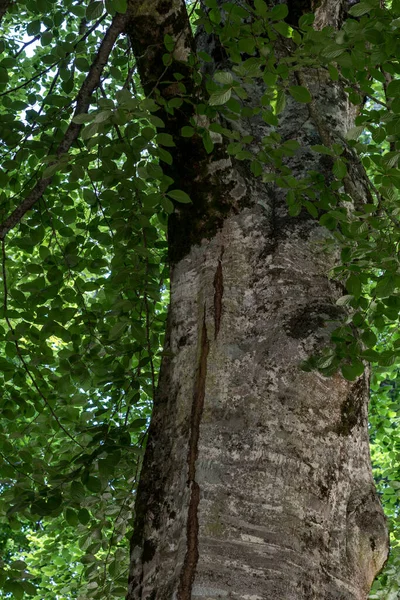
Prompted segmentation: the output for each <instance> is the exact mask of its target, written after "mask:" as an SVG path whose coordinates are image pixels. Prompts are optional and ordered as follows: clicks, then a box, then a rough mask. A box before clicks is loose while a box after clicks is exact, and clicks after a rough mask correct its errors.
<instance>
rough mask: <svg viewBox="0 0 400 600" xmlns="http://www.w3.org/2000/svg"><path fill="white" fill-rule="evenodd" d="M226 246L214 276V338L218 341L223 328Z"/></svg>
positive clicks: (222, 250)
mask: <svg viewBox="0 0 400 600" xmlns="http://www.w3.org/2000/svg"><path fill="white" fill-rule="evenodd" d="M224 250H225V248H224V246H222V248H221V255H220V257H219V259H218V266H217V270H216V271H215V276H214V325H215V333H214V338H215V339H217V335H218V333H219V330H220V327H221V317H222V296H223V295H224V275H223V272H222V262H221V261H222V257H223V255H224Z"/></svg>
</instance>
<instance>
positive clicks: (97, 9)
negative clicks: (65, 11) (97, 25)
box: [86, 0, 104, 21]
mask: <svg viewBox="0 0 400 600" xmlns="http://www.w3.org/2000/svg"><path fill="white" fill-rule="evenodd" d="M103 10H104V6H103V2H98V1H97V0H95V1H94V2H89V4H88V7H87V9H86V19H87V20H88V21H95V20H96V19H98V18H99V17H101V15H102V14H103Z"/></svg>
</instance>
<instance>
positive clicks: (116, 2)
mask: <svg viewBox="0 0 400 600" xmlns="http://www.w3.org/2000/svg"><path fill="white" fill-rule="evenodd" d="M112 6H113V8H114V10H115V11H116V12H118V13H121V14H123V15H124V14H125V13H126V11H127V8H128V1H127V0H112Z"/></svg>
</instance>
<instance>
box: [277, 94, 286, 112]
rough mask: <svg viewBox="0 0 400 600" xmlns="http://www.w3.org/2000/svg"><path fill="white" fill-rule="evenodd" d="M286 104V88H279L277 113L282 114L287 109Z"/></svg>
mask: <svg viewBox="0 0 400 600" xmlns="http://www.w3.org/2000/svg"><path fill="white" fill-rule="evenodd" d="M285 106H286V94H285V90H279V91H278V95H277V97H276V104H275V114H276V115H280V114H281V113H282V112H283V111H284V110H285Z"/></svg>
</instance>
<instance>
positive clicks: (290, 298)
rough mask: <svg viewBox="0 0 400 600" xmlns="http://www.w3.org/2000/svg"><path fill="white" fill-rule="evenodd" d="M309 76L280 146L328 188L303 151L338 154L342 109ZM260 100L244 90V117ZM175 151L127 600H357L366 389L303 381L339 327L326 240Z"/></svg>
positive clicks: (365, 475)
mask: <svg viewBox="0 0 400 600" xmlns="http://www.w3.org/2000/svg"><path fill="white" fill-rule="evenodd" d="M164 4H165V3H164ZM339 4H340V3H338V2H336V3H334V2H332V3H329V5H327V7H325V6H324V4H323V3H322V5H321V7H320V8H319V9H318V10H317V21H316V22H317V23H319V26H322V25H323V24H324V23H326V22H327V21H329V22H330V23H331V24H334V25H335V24H336V22H335V20H334V19H337V18H338V14H339V13H338V11H339ZM171 6H172V5H171ZM176 6H178V5H176ZM333 6H334V8H335V11H336V12H335V11H334V10H333V8H332V7H333ZM157 10H158V9H157ZM171 10H177V8H176V7H175V8H173V9H171ZM179 10H180V9H179ZM331 13H332V14H331ZM333 13H335V14H333ZM163 14H169V17H168V18H169V19H171V14H172V12H170V13H168V10H164V13H163ZM157 15H158V16H159V22H158V26H159V28H160V30H161V34H162V33H163V30H162V23H163V21H162V14H161V10H159V12H157ZM141 18H142V17H141ZM157 18H158V17H157ZM134 21H135V20H134V19H133V24H134ZM132 31H133V29H132ZM167 32H168V29H167ZM161 34H159V33H158V34H157V35H161ZM175 34H176V31H175ZM131 35H133V36H134V35H135V34H134V33H131ZM138 37H140V36H138V35H136V38H135V39H136V49H137V51H139V47H138V46H140V44H139V43H138V41H137V40H138ZM144 43H146V44H149V45H150V44H151V39H148V38H146V40H145V41H144V40H143V44H144ZM147 68H148V66H147ZM150 71H151V69H150V70H149V68H148V72H150ZM302 77H303V78H304V83H305V85H307V87H308V88H309V90H310V92H311V93H312V95H313V98H314V100H313V102H312V104H311V105H302V104H299V103H296V102H295V101H294V100H291V101H289V102H288V105H287V108H286V109H285V112H284V114H283V115H282V116H281V119H280V126H279V133H280V134H281V135H282V138H283V140H287V139H296V140H298V141H299V142H300V143H301V150H300V151H299V152H298V153H297V154H296V156H295V157H294V158H292V159H291V162H290V166H291V167H292V169H293V171H294V175H295V176H296V177H303V176H305V174H306V172H307V171H309V170H310V169H312V170H314V171H318V172H319V173H321V174H322V175H324V176H325V177H329V176H330V173H331V168H332V165H331V164H330V163H329V162H328V163H327V161H326V158H325V159H324V157H323V156H322V157H321V155H318V154H316V153H315V152H312V151H311V150H310V146H311V145H313V144H323V143H326V141H327V140H329V141H332V140H333V141H335V139H336V137H337V136H339V137H343V136H344V134H345V131H346V130H347V128H348V127H350V126H352V109H351V105H350V104H349V103H348V101H347V99H346V95H345V94H344V92H343V91H342V89H341V87H340V85H339V84H334V83H332V82H331V81H330V80H328V79H327V78H326V76H325V78H324V75H323V73H319V74H318V77H317V76H316V75H314V76H313V73H303V74H302ZM262 93H263V90H260V89H257V88H256V87H254V89H253V90H251V93H250V97H251V99H252V102H253V103H254V104H256V103H257V102H258V101H259V98H260V94H262ZM183 124H184V123H182V124H181V125H183ZM231 125H232V126H235V127H238V126H239V127H240V128H241V131H246V132H247V133H249V134H251V135H253V136H254V138H255V139H254V142H253V143H254V144H255V145H257V144H258V145H259V146H260V147H261V145H262V138H263V137H264V136H265V135H267V133H269V132H270V128H269V126H267V125H266V124H265V123H264V122H263V121H262V120H261V119H259V120H257V119H253V120H252V121H251V122H242V123H239V124H238V123H233V124H231ZM173 127H175V125H171V128H172V129H173ZM175 141H176V143H177V144H178V145H177V147H176V149H174V165H173V172H172V171H171V173H172V175H173V177H174V179H175V183H176V186H175V187H177V188H181V189H185V190H186V191H187V192H188V193H190V195H191V196H192V198H193V207H190V206H189V207H187V206H186V205H185V206H184V207H182V208H180V209H179V210H178V209H177V213H176V214H175V215H174V216H173V218H172V219H171V227H170V237H169V244H170V249H171V257H172V261H173V265H172V270H171V306H170V311H169V321H168V331H167V342H166V347H165V354H166V355H165V357H164V359H163V364H162V369H161V375H160V383H159V388H158V392H157V398H156V402H155V406H154V414H153V419H152V423H151V428H150V434H149V441H148V446H147V451H146V457H145V462H144V466H143V470H142V475H141V480H140V485H139V490H138V499H137V507H136V511H137V515H136V525H135V531H134V537H133V540H132V565H131V575H130V583H129V593H128V596H127V598H128V600H139V599H140V600H189V599H190V598H199V599H201V598H203V599H208V600H216V599H217V598H232V599H237V600H239V599H240V600H264V599H268V600H311V599H314V600H365V599H366V598H367V596H368V592H369V589H370V586H371V583H372V581H373V579H374V577H375V575H376V573H377V571H378V570H379V569H380V568H381V566H382V564H383V562H384V561H385V558H386V555H387V533H386V526H385V521H384V517H383V514H382V510H381V506H380V503H379V500H378V498H377V495H376V491H375V488H374V483H373V479H372V475H371V464H370V456H369V447H368V430H367V405H368V377H367V376H363V377H361V378H359V379H358V380H357V381H356V382H354V383H351V382H348V381H346V380H344V379H343V378H342V377H341V376H340V375H339V374H336V375H335V376H333V377H330V378H325V377H323V376H322V375H320V374H319V373H317V372H304V371H302V370H301V369H300V363H301V362H302V361H303V360H304V359H306V358H307V357H308V356H309V355H310V354H312V353H313V352H314V351H315V350H318V349H319V348H321V346H322V345H323V344H325V343H326V342H327V341H328V339H329V330H330V328H331V326H332V324H333V323H334V321H335V320H336V321H337V319H338V317H339V316H340V313H339V310H340V309H339V308H338V307H337V306H336V304H335V301H336V299H337V296H338V295H340V291H338V289H337V288H336V287H335V285H334V284H333V283H332V282H331V281H330V280H329V279H328V276H327V271H328V268H329V266H331V265H332V264H333V263H334V257H333V256H332V255H329V254H327V253H324V252H323V251H322V242H323V240H324V239H325V237H326V235H327V232H326V231H325V230H324V229H323V228H321V227H320V226H319V225H318V222H317V221H315V220H313V219H312V218H310V217H309V216H307V215H306V214H304V213H301V214H300V216H298V217H296V218H292V217H289V216H288V213H287V207H286V203H285V197H284V194H283V192H282V191H281V190H279V189H277V188H275V187H273V186H272V185H266V184H263V183H261V181H260V179H256V178H254V177H253V176H252V174H251V172H250V170H249V169H248V168H247V165H246V163H244V162H237V161H234V160H233V159H232V158H230V157H229V156H227V155H225V154H224V152H223V150H222V144H218V143H217V144H216V148H217V150H216V152H215V154H214V155H212V156H211V158H206V157H204V159H203V162H200V163H199V162H198V156H199V153H200V151H199V149H198V148H197V147H195V146H190V144H191V143H193V142H191V141H190V142H189V143H188V141H187V140H186V141H185V140H182V141H179V138H178V136H175ZM216 142H218V140H216ZM190 152H192V155H191V154H190ZM351 160H352V159H351ZM354 160H355V159H354ZM199 165H201V168H200V166H199ZM349 173H350V175H349V177H348V179H347V183H346V185H347V186H349V188H352V189H353V191H355V193H359V194H361V195H362V193H363V187H362V181H359V179H358V178H359V175H358V174H359V169H358V168H357V165H356V164H354V168H352V165H351V164H350V165H349ZM190 179H191V180H190Z"/></svg>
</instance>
